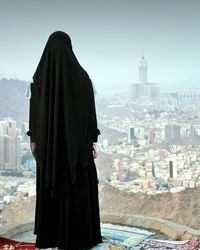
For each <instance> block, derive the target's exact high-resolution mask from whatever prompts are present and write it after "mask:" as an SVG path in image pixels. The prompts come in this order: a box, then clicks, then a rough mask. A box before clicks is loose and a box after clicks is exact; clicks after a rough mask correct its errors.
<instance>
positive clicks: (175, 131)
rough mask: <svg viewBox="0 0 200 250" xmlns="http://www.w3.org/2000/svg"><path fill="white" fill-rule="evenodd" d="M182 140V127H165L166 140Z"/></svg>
mask: <svg viewBox="0 0 200 250" xmlns="http://www.w3.org/2000/svg"><path fill="white" fill-rule="evenodd" d="M180 138H181V127H180V126H178V125H176V124H167V125H165V140H166V141H171V140H179V139H180Z"/></svg>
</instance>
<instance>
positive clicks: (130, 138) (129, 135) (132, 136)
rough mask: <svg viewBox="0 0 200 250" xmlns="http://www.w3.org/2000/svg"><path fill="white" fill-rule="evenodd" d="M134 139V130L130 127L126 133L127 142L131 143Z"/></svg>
mask: <svg viewBox="0 0 200 250" xmlns="http://www.w3.org/2000/svg"><path fill="white" fill-rule="evenodd" d="M134 138H135V129H134V128H133V127H130V128H129V131H128V142H129V143H132V142H133V140H134Z"/></svg>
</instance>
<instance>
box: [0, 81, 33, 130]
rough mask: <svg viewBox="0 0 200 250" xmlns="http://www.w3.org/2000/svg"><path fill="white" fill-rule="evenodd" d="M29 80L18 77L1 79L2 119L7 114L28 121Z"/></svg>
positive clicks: (0, 113) (0, 114)
mask: <svg viewBox="0 0 200 250" xmlns="http://www.w3.org/2000/svg"><path fill="white" fill-rule="evenodd" d="M26 87H27V82H26V81H22V80H16V79H6V78H2V79H1V80H0V120H2V119H3V118H4V117H6V116H10V117H12V118H13V119H14V120H16V121H17V123H18V125H20V123H21V122H25V121H26V122H27V121H28V115H29V110H28V109H29V99H27V98H26V97H25V92H26Z"/></svg>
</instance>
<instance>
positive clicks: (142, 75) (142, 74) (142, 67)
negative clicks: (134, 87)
mask: <svg viewBox="0 0 200 250" xmlns="http://www.w3.org/2000/svg"><path fill="white" fill-rule="evenodd" d="M147 73H148V64H147V61H146V60H145V59H144V56H142V59H141V61H140V62H139V82H141V83H148V81H147Z"/></svg>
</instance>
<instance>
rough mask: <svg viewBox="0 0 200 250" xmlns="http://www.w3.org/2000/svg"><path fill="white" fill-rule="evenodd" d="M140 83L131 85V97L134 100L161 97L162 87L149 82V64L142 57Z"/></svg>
mask: <svg viewBox="0 0 200 250" xmlns="http://www.w3.org/2000/svg"><path fill="white" fill-rule="evenodd" d="M138 69H139V81H138V82H136V83H132V84H131V85H130V97H131V98H133V99H137V98H141V97H145V98H146V97H147V98H153V99H154V98H158V97H159V95H160V85H159V84H157V83H150V82H148V63H147V61H146V60H145V58H144V56H142V58H141V60H140V62H139V67H138Z"/></svg>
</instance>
